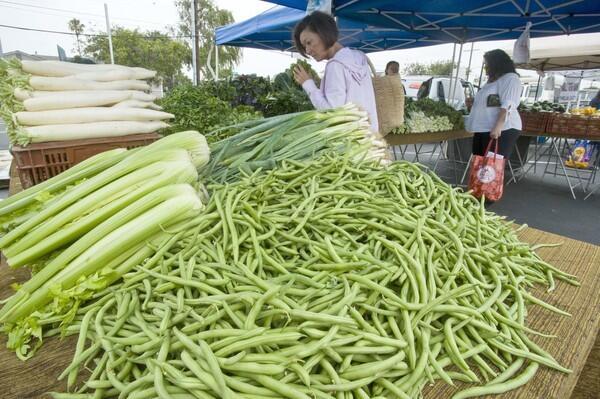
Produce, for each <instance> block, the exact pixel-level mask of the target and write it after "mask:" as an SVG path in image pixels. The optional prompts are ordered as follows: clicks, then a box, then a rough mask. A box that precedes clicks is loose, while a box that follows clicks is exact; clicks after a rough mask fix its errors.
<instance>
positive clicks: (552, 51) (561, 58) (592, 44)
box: [518, 35, 600, 72]
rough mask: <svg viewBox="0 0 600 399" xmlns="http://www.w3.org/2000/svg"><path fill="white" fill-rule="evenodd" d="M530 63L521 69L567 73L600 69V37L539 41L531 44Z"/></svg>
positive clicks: (522, 65) (581, 36)
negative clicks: (569, 71)
mask: <svg viewBox="0 0 600 399" xmlns="http://www.w3.org/2000/svg"><path fill="white" fill-rule="evenodd" d="M530 56H531V57H530V58H531V60H530V62H529V63H528V64H521V65H518V67H519V68H525V69H535V70H538V71H546V72H547V71H566V70H580V69H598V68H600V37H598V36H597V35H574V36H569V37H560V38H544V39H538V40H536V41H535V42H532V43H531V50H530Z"/></svg>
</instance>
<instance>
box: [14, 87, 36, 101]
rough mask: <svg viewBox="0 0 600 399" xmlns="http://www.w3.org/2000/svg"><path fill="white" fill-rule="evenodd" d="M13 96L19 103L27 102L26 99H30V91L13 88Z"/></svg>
mask: <svg viewBox="0 0 600 399" xmlns="http://www.w3.org/2000/svg"><path fill="white" fill-rule="evenodd" d="M14 95H15V98H16V99H17V100H19V101H25V100H27V99H28V98H31V97H32V95H31V92H30V91H28V90H25V89H21V88H19V87H17V88H15V90H14Z"/></svg>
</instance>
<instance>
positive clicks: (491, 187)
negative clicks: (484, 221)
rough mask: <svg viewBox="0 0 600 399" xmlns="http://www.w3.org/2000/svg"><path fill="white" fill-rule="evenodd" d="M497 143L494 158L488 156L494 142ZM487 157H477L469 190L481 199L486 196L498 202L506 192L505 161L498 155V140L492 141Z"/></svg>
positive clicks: (470, 178) (474, 160) (475, 157)
mask: <svg viewBox="0 0 600 399" xmlns="http://www.w3.org/2000/svg"><path fill="white" fill-rule="evenodd" d="M493 141H495V142H496V147H495V150H494V153H493V154H494V155H493V156H488V153H489V151H490V147H491V145H492V142H493ZM485 154H486V155H483V156H482V155H475V156H474V157H473V163H472V166H471V173H470V176H469V190H471V191H472V194H473V195H474V196H475V197H477V198H481V197H482V196H485V198H486V199H488V200H490V201H498V200H499V199H500V198H502V192H503V191H504V163H505V159H504V157H502V156H497V154H498V140H495V139H494V140H490V141H489V143H488V146H487V149H486V150H485Z"/></svg>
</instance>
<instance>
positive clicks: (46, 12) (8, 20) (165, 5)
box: [0, 0, 600, 76]
mask: <svg viewBox="0 0 600 399" xmlns="http://www.w3.org/2000/svg"><path fill="white" fill-rule="evenodd" d="M213 1H214V3H215V4H216V5H217V6H218V7H219V8H223V9H227V10H230V11H231V12H232V13H233V16H234V19H235V20H236V21H242V20H245V19H248V18H251V17H253V16H255V15H257V14H259V13H261V12H263V11H265V10H268V9H269V8H271V7H273V4H271V3H267V2H264V1H258V0H213ZM104 3H106V4H107V6H108V11H109V17H110V22H111V25H113V26H115V25H119V26H124V27H126V28H130V29H134V28H139V29H140V30H150V29H152V30H163V31H164V30H165V29H166V27H168V26H173V25H176V24H177V22H178V16H177V10H176V8H175V4H174V1H173V0H126V1H122V0H0V43H1V44H2V49H3V51H4V52H9V51H13V50H21V51H24V52H27V53H32V54H35V53H37V54H44V55H56V54H57V51H56V46H57V45H60V46H61V47H63V48H64V49H65V50H66V51H67V55H73V54H74V50H75V48H76V42H75V37H74V36H70V35H63V34H55V33H43V32H35V31H25V30H17V29H13V28H8V27H4V26H1V25H9V26H17V27H25V28H33V29H44V30H52V31H61V32H68V26H67V23H68V21H69V20H70V19H71V18H78V19H79V20H80V21H81V22H82V23H83V24H84V25H85V32H86V33H99V32H102V33H103V32H105V30H106V22H105V19H104ZM599 35H600V34H599ZM532 42H533V43H535V39H534V40H533V41H532ZM512 45H513V41H497V42H481V43H477V44H475V47H474V51H473V58H472V66H471V70H473V71H474V72H473V73H474V74H476V75H479V71H480V68H481V63H482V56H483V53H484V52H485V51H488V50H491V49H494V48H503V49H508V48H511V47H512ZM470 50H471V45H470V44H467V45H465V46H464V48H463V57H462V59H463V65H466V64H467V63H468V60H469V55H470ZM452 52H453V45H452V44H446V45H439V46H431V47H424V48H419V49H407V50H396V51H386V52H379V53H372V54H369V57H370V58H371V60H372V61H373V63H374V65H375V67H376V69H377V70H378V71H383V70H384V69H385V64H386V63H387V62H388V61H390V60H395V61H398V62H399V63H400V64H401V67H402V66H404V65H407V64H410V63H413V62H417V61H418V62H422V63H423V62H424V63H429V62H433V61H440V60H449V59H451V58H452ZM294 61H295V60H294V59H293V58H292V56H291V55H290V53H283V52H278V51H266V50H255V49H243V51H242V60H241V62H240V63H239V65H237V67H236V68H235V72H237V73H240V74H246V73H256V74H259V75H269V76H273V75H275V74H277V73H279V72H281V71H283V70H284V69H285V68H287V66H288V65H289V64H290V63H292V62H294ZM313 67H314V68H315V70H316V71H317V72H322V71H323V70H324V68H325V63H324V62H321V63H314V62H313ZM525 74H535V73H534V72H525Z"/></svg>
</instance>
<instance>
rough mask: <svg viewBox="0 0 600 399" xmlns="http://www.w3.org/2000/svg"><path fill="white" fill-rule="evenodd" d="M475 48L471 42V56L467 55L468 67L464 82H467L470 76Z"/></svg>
mask: <svg viewBox="0 0 600 399" xmlns="http://www.w3.org/2000/svg"><path fill="white" fill-rule="evenodd" d="M474 46H475V42H471V54H470V55H469V66H468V67H467V77H466V78H465V80H466V81H468V80H469V75H470V74H471V61H472V60H473V47H474Z"/></svg>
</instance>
